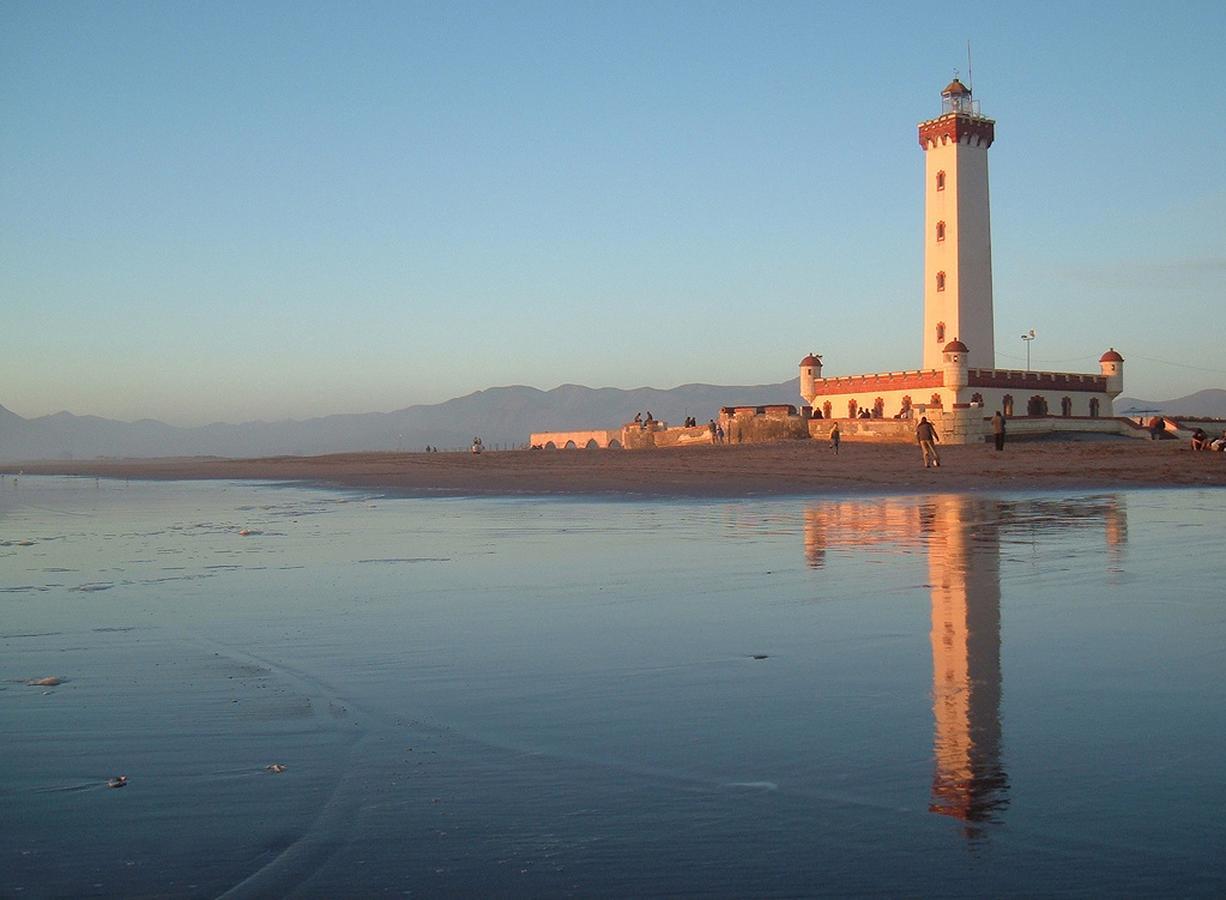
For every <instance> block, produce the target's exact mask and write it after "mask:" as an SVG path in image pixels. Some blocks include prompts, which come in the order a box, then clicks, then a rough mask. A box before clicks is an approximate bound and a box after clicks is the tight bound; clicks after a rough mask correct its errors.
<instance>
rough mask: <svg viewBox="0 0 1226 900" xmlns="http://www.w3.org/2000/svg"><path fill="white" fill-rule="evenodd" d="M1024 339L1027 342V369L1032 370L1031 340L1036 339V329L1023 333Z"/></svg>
mask: <svg viewBox="0 0 1226 900" xmlns="http://www.w3.org/2000/svg"><path fill="white" fill-rule="evenodd" d="M1022 340H1023V341H1025V342H1026V371H1027V372H1029V371H1030V342H1031V341H1033V340H1034V329H1033V328H1031V329H1030V330H1029V331H1028V332H1026V333H1025V334H1023V335H1022Z"/></svg>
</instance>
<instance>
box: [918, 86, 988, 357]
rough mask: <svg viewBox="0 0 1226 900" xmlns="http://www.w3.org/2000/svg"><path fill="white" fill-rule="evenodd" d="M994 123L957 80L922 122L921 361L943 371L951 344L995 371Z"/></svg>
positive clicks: (944, 91) (920, 130)
mask: <svg viewBox="0 0 1226 900" xmlns="http://www.w3.org/2000/svg"><path fill="white" fill-rule="evenodd" d="M995 126H996V123H995V122H994V121H993V120H992V119H988V118H985V117H984V116H982V115H980V114H979V107H978V103H977V101H973V100H972V99H971V91H970V88H968V87H967V86H966V85H964V84H963V83H962V82H961V81H959V80H958V79H957V78H955V79H954V80H953V81H951V82H950V83H949V85H948V86H947V87H946V88H945V90H943V91H941V115H940V116H938V117H937V118H935V119H929V120H928V121H926V122H921V123H920V125H919V142H920V146H921V147H923V148H924V178H925V191H924V361H923V367H924V368H925V369H940V368H941V367H942V366H943V364H944V359H943V354H944V350H945V345H946V344H948V343H949V342H950V341H951V340H953V339H954V338H958V339H960V340H961V341H963V342H964V343H965V344H966V345H967V346H968V347H970V352H969V354H968V356H967V358H966V364H967V365H969V366H970V367H971V368H974V369H994V368H996V354H995V350H994V348H995V343H994V340H993V333H992V330H993V329H992V229H991V222H990V217H989V210H988V148H989V147H991V146H992V140H993V138H994V137H995Z"/></svg>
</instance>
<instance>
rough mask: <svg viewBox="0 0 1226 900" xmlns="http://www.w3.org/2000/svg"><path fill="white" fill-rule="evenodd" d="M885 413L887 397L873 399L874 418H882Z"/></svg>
mask: <svg viewBox="0 0 1226 900" xmlns="http://www.w3.org/2000/svg"><path fill="white" fill-rule="evenodd" d="M884 415H885V398H883V397H878V398H877V399H876V400H874V401H873V418H874V419H880V418H881V417H882V416H884Z"/></svg>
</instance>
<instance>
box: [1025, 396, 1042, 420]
mask: <svg viewBox="0 0 1226 900" xmlns="http://www.w3.org/2000/svg"><path fill="white" fill-rule="evenodd" d="M1026 415H1028V416H1045V415H1047V399H1046V398H1045V397H1044V396H1043V395H1042V394H1035V395H1034V396H1033V397H1031V398H1030V400H1029V401H1027V403H1026Z"/></svg>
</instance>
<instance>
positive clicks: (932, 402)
mask: <svg viewBox="0 0 1226 900" xmlns="http://www.w3.org/2000/svg"><path fill="white" fill-rule="evenodd" d="M928 407H929V409H943V408H944V407H942V405H941V395H940V394H933V395H932V397H931V398H929V400H928Z"/></svg>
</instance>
